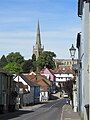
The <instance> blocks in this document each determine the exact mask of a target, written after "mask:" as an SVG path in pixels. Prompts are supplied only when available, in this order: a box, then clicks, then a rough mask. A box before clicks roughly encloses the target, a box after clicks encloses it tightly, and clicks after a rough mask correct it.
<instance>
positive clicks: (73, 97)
mask: <svg viewBox="0 0 90 120" xmlns="http://www.w3.org/2000/svg"><path fill="white" fill-rule="evenodd" d="M69 51H70V55H71V58H72V62H73V61H74V58H75V52H76V49H75V48H74V45H73V44H72V46H71V48H70V49H69ZM73 65H74V63H73V64H72V68H73ZM73 69H74V68H73ZM72 92H73V93H72V94H73V96H72V105H73V108H74V112H77V85H76V81H75V80H74V82H73V91H72Z"/></svg>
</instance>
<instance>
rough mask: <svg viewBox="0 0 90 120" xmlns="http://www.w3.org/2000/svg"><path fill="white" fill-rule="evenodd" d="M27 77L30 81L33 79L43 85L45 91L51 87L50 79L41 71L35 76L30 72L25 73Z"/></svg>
mask: <svg viewBox="0 0 90 120" xmlns="http://www.w3.org/2000/svg"><path fill="white" fill-rule="evenodd" d="M23 76H24V77H25V78H27V79H28V81H31V82H33V83H35V84H37V85H39V86H40V87H41V89H42V90H43V91H48V88H49V87H50V84H51V83H50V81H49V80H47V79H46V77H45V76H44V75H40V74H39V73H38V74H37V75H35V76H32V75H30V74H28V75H27V74H26V75H25V74H24V75H23Z"/></svg>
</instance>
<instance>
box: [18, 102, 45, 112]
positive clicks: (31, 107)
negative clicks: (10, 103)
mask: <svg viewBox="0 0 90 120" xmlns="http://www.w3.org/2000/svg"><path fill="white" fill-rule="evenodd" d="M43 105H44V103H42V104H36V105H31V106H25V107H22V109H19V110H27V111H28V110H29V111H32V110H36V109H38V108H39V107H41V106H43Z"/></svg>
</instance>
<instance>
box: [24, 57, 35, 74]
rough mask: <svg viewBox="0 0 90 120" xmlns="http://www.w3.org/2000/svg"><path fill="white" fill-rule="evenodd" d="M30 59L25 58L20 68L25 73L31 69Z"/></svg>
mask: <svg viewBox="0 0 90 120" xmlns="http://www.w3.org/2000/svg"><path fill="white" fill-rule="evenodd" d="M32 66H33V65H32V60H30V59H29V60H25V61H24V64H23V66H22V69H23V72H26V73H28V72H30V70H31V69H32Z"/></svg>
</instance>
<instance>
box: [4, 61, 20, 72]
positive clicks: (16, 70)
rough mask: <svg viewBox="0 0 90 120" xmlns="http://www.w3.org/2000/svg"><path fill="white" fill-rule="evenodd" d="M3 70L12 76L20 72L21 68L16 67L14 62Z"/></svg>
mask: <svg viewBox="0 0 90 120" xmlns="http://www.w3.org/2000/svg"><path fill="white" fill-rule="evenodd" d="M3 69H4V70H6V71H8V72H10V73H12V74H15V73H18V72H22V68H21V66H20V65H18V64H17V63H16V62H9V63H8V64H7V65H6V66H5V67H4V68H3Z"/></svg>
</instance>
